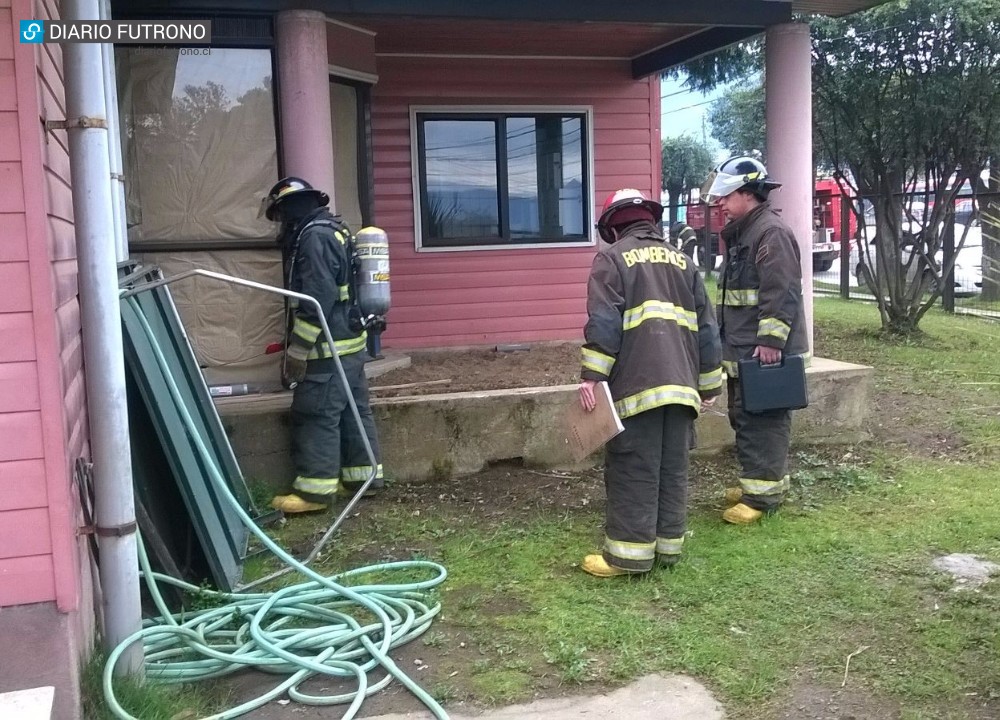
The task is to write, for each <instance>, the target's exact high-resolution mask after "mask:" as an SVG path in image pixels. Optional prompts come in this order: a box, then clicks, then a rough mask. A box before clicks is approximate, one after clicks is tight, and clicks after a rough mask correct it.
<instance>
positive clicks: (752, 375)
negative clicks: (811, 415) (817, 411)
mask: <svg viewBox="0 0 1000 720" xmlns="http://www.w3.org/2000/svg"><path fill="white" fill-rule="evenodd" d="M739 371H740V389H741V390H742V393H743V409H744V410H746V411H747V412H750V413H761V412H766V411H768V410H799V409H801V408H804V407H806V406H807V405H808V404H809V393H808V392H807V390H806V364H805V361H804V359H803V358H802V356H801V355H789V356H784V357H782V358H781V362H780V363H775V364H773V365H761V364H760V362H758V361H757V359H756V358H750V359H748V360H740V361H739Z"/></svg>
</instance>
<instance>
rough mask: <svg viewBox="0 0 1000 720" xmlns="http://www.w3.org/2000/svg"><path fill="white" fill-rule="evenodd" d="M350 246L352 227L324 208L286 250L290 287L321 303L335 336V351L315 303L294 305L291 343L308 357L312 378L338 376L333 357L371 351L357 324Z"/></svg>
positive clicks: (293, 302) (295, 234)
mask: <svg viewBox="0 0 1000 720" xmlns="http://www.w3.org/2000/svg"><path fill="white" fill-rule="evenodd" d="M349 243H350V231H349V230H348V229H347V226H346V225H344V224H343V223H341V222H340V220H338V219H337V218H335V217H334V216H333V215H331V214H330V213H329V211H328V210H327V209H326V208H320V209H318V210H315V211H314V212H312V213H310V214H309V215H308V216H306V218H304V219H303V220H302V221H301V222H300V223H299V225H298V226H297V227H296V228H294V229H293V230H292V235H291V243H290V244H288V245H286V262H285V274H286V276H285V281H286V282H285V286H286V287H287V288H288V289H289V290H292V291H293V292H298V293H302V294H304V295H311V296H312V297H314V298H316V300H317V301H318V302H319V304H320V305H321V306H322V307H323V313H324V315H325V316H326V322H327V324H328V325H329V326H330V332H331V333H332V334H333V338H332V341H333V342H332V346H331V343H330V338H325V337H321V335H322V334H323V327H322V325H321V323H320V320H319V316H318V315H317V314H316V308H315V307H314V306H313V305H312V304H311V303H299V301H298V300H295V299H292V300H291V302H290V306H291V310H292V312H291V318H290V323H289V328H288V342H289V343H291V344H294V345H297V346H299V347H300V348H303V349H304V350H305V351H306V352H307V359H308V361H309V372H332V371H333V368H334V366H333V364H332V358H333V355H332V353H333V352H336V353H337V355H338V356H341V357H343V356H345V355H350V354H353V353H356V352H360V351H361V350H364V349H365V347H366V343H367V334H366V333H365V331H364V330H363V329H362V328H360V327H358V326H357V324H356V323H352V321H351V308H352V307H353V306H352V303H351V300H352V290H351V283H352V282H353V270H352V264H351V258H350V246H349ZM323 360H327V362H323ZM314 361H315V362H314Z"/></svg>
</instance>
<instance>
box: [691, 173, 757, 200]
mask: <svg viewBox="0 0 1000 720" xmlns="http://www.w3.org/2000/svg"><path fill="white" fill-rule="evenodd" d="M760 178H761V173H759V172H753V173H749V174H746V175H730V174H729V173H726V172H723V171H721V170H713V171H712V172H711V173H710V174H709V176H708V180H706V181H705V184H704V185H702V186H701V199H702V201H704V202H706V203H714V202H716V201H717V200H719V198H724V197H726V195H729V194H730V193H734V192H736V191H737V190H739V189H740V188H741V187H743V186H744V185H747V184H748V183H751V182H753V181H755V180H759V179H760Z"/></svg>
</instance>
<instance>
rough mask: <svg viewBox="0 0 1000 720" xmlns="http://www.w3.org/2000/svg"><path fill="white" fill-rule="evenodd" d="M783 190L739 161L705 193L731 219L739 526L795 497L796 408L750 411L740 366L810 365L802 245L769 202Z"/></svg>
mask: <svg viewBox="0 0 1000 720" xmlns="http://www.w3.org/2000/svg"><path fill="white" fill-rule="evenodd" d="M778 187H781V184H780V183H777V182H775V181H774V180H772V179H771V178H770V177H769V176H768V174H767V168H765V167H764V165H763V164H762V163H761V162H760V161H758V160H755V159H754V158H751V157H734V158H730V159H729V160H726V161H725V162H723V163H721V164H720V165H719V166H718V167H716V168H715V170H714V171H713V172H712V173H711V175H710V176H709V178H708V180H707V181H706V183H705V186H704V188H703V189H702V199H703V200H704V201H705V202H707V203H710V204H716V205H719V206H720V207H721V208H722V210H723V212H724V213H725V214H726V217H727V218H728V220H729V222H728V224H727V225H726V226H725V227H724V228H723V229H722V239H723V240H724V241H725V243H726V257H725V260H724V264H723V266H722V268H721V270H720V278H721V280H720V282H719V306H718V309H717V311H716V312H717V315H718V318H719V329H720V332H721V335H722V347H723V360H722V364H723V367H724V369H725V371H726V374H727V376H728V378H729V379H728V392H729V394H728V399H729V422H730V424H731V425H732V427H733V430H735V431H736V454H737V458H738V460H739V463H740V478H739V487H731V488H729V489H728V490H727V491H726V500H727V502H728V503H731V507H729V508H727V509H726V510H725V512H724V513H723V514H722V518H723V520H725V521H726V522H730V523H734V524H737V525H749V524H752V523H755V522H757V521H758V520H760V518H761V517H762V516H763V515H764V513H767V512H770V511H773V510H776V509H777V508H778V507H779V506H780V505H781V503H782V501H783V499H784V496H785V494H786V493H787V491H788V446H789V442H790V440H791V428H792V417H791V411H790V410H768V411H765V412H762V413H748V412H747V411H745V410H744V409H743V402H742V393H741V390H740V380H739V377H738V376H737V374H738V366H737V363H738V361H740V360H746V359H748V358H757V359H758V360H759V361H760V362H761V363H766V364H770V363H777V362H780V361H781V358H782V356H783V355H797V354H798V355H805V356H806V359H808V351H809V341H808V338H807V337H806V325H805V314H804V309H803V303H802V272H801V268H800V265H799V258H800V252H799V246H798V244H797V243H796V242H795V236H794V235H793V233H792V230H791V228H789V227H788V225H786V224H785V223H784V221H782V219H781V218H780V217H779V216H778V215H777V213H775V211H774V210H772V209H771V204H770V203H769V202H768V195H769V194H770V192H771V191H772V190H774V189H775V188H778Z"/></svg>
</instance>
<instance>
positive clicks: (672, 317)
mask: <svg viewBox="0 0 1000 720" xmlns="http://www.w3.org/2000/svg"><path fill="white" fill-rule="evenodd" d="M647 320H668V321H670V322H675V323H677V324H678V325H680V326H681V327H683V328H687V329H688V330H693V331H695V332H698V315H697V314H696V313H695V312H694V311H691V310H685V309H684V308H683V307H678V306H677V305H674V304H673V303H669V302H665V301H663V300H647V301H646V302H644V303H643V304H642V305H639V306H638V307H634V308H629V309H628V310H626V311H625V316H624V327H625V329H626V330H634V329H635V328H637V327H639V326H640V325H641V324H642V323H644V322H646V321H647Z"/></svg>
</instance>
